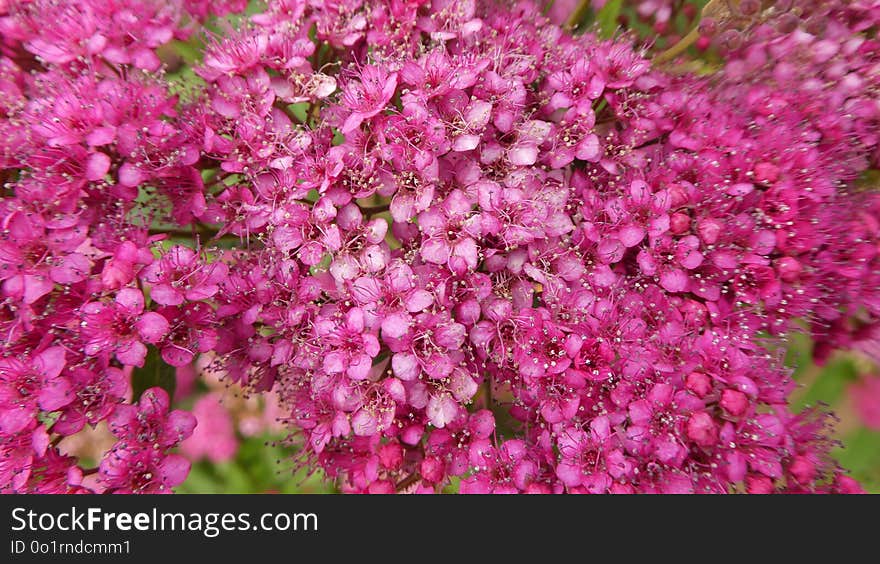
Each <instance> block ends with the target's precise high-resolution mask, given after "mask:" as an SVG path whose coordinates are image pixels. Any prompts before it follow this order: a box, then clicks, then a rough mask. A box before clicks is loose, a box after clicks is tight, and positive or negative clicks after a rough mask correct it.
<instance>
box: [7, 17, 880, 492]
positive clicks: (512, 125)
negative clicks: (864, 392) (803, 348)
mask: <svg viewBox="0 0 880 564" xmlns="http://www.w3.org/2000/svg"><path fill="white" fill-rule="evenodd" d="M20 4H21V5H19V3H17V2H12V3H11V5H10V6H11V7H10V8H8V9H7V10H8V12H9V13H8V15H6V16H5V17H3V19H2V20H0V29H9V30H11V31H10V32H9V34H8V37H9V39H7V40H5V41H6V43H5V44H4V45H3V48H4V51H3V52H4V53H5V54H4V55H3V56H2V58H0V99H2V100H3V102H4V103H3V104H2V105H0V108H3V109H2V110H0V112H2V113H0V174H2V175H3V178H4V182H6V184H5V188H4V190H5V192H4V199H3V203H2V207H0V224H2V226H3V231H2V240H0V281H2V291H0V297H2V299H3V302H2V306H3V307H2V309H0V329H2V331H3V332H4V335H6V338H5V340H4V342H3V349H2V353H0V354H2V360H0V385H2V386H3V387H2V388H0V389H2V390H3V391H2V393H0V449H2V451H3V454H2V455H0V456H2V458H0V461H2V462H0V478H2V479H0V484H2V487H3V488H4V489H5V490H11V491H74V490H76V491H78V490H81V489H85V490H89V491H120V492H141V491H168V490H169V488H171V487H173V486H174V485H177V484H179V483H180V482H181V481H182V480H183V479H184V477H185V474H186V471H187V468H188V466H187V463H186V462H185V461H184V459H182V458H181V457H179V456H178V455H176V454H174V453H172V452H170V450H171V449H172V448H173V447H175V446H176V445H178V444H179V443H180V442H181V441H182V440H183V439H185V438H186V437H188V436H190V435H191V434H192V433H193V428H194V424H195V419H194V418H193V417H192V416H191V415H189V414H186V413H184V412H181V411H170V412H169V410H170V402H169V398H168V396H167V394H166V393H165V392H163V391H162V390H161V389H159V388H152V389H149V390H147V391H146V392H143V393H141V394H140V396H139V397H137V398H133V397H131V396H132V394H131V390H130V389H129V388H130V387H131V386H130V380H131V378H132V375H133V374H137V373H139V372H140V371H142V370H143V369H144V368H142V367H144V366H146V365H148V359H153V358H155V359H157V360H156V362H159V360H158V359H161V362H162V363H165V364H167V365H170V366H173V367H178V368H180V369H182V370H187V369H189V367H190V366H191V365H192V364H193V363H196V362H199V360H200V359H205V358H209V359H210V362H211V365H212V366H211V370H212V371H214V372H222V373H224V374H225V376H224V377H225V378H226V379H227V380H228V381H230V382H234V383H237V384H239V385H241V386H242V387H244V388H245V389H246V390H248V391H249V392H250V393H252V394H263V393H266V394H270V393H271V394H273V395H274V394H277V396H278V397H279V398H280V399H281V402H282V405H283V417H282V418H283V420H284V421H285V423H286V425H287V426H288V428H289V430H290V439H289V440H290V441H291V442H292V443H293V444H295V445H296V447H297V448H298V449H299V453H300V458H299V462H300V463H301V464H308V465H311V466H314V467H318V468H321V469H322V470H323V471H324V473H325V474H326V475H327V476H328V477H329V478H330V479H333V480H335V481H336V482H337V483H338V485H339V487H340V488H341V489H342V490H343V491H350V492H379V493H387V492H395V491H407V492H432V491H441V490H442V489H443V488H444V487H445V486H447V485H448V484H450V483H452V482H453V481H454V482H458V483H459V484H460V490H461V491H462V492H465V493H488V492H493V493H505V492H534V493H562V492H570V493H605V492H612V493H630V492H666V493H684V492H711V493H722V492H732V491H747V492H752V493H769V492H775V491H779V492H851V491H859V486H858V484H857V483H855V482H854V481H853V480H852V479H850V478H849V477H847V476H846V475H845V473H844V472H843V471H842V470H841V469H840V468H839V467H838V466H837V465H836V464H835V463H834V462H833V460H832V459H831V458H830V456H829V451H830V449H831V447H832V446H833V444H832V442H831V440H830V439H829V438H828V436H829V434H828V429H827V427H828V417H827V416H826V415H825V414H824V413H822V412H819V411H812V410H808V411H806V412H804V413H800V414H797V413H793V412H792V411H791V410H790V409H789V407H788V405H787V400H788V396H789V394H790V393H791V391H792V389H793V388H794V384H793V382H792V380H791V379H790V377H789V374H788V372H787V371H786V369H785V368H784V367H783V365H782V362H781V358H780V353H779V352H778V351H780V350H781V349H780V348H779V347H778V345H779V344H780V343H784V338H785V336H786V335H787V333H788V332H791V331H795V330H799V328H800V323H801V322H804V321H805V322H807V323H808V324H809V331H810V332H811V334H812V335H814V336H816V337H817V339H818V340H819V341H820V342H821V346H817V351H816V354H817V357H818V358H819V359H820V360H821V359H824V358H825V357H826V356H827V354H828V353H829V352H830V351H831V350H833V349H834V348H849V347H856V346H862V347H864V346H865V345H864V344H863V343H864V342H865V341H866V339H865V338H864V335H867V334H873V333H871V331H874V329H875V328H876V327H878V323H880V195H878V193H877V192H873V191H865V190H860V189H859V183H860V182H861V179H862V178H863V173H864V172H865V171H866V170H868V169H870V168H872V167H877V166H878V164H880V144H878V140H880V92H878V89H877V84H878V82H880V76H878V75H880V47H878V46H880V43H878V40H877V39H876V37H875V35H876V28H877V26H878V24H880V11H878V10H877V7H876V5H874V4H873V3H872V2H870V1H868V0H865V1H859V2H827V3H822V4H821V6H819V7H817V8H816V10H818V11H817V12H816V13H817V14H820V15H821V16H822V17H823V18H824V19H823V21H826V22H827V25H823V26H820V27H813V26H806V27H804V26H801V27H798V26H795V28H793V29H788V28H786V27H785V26H780V25H775V24H773V21H771V20H773V18H777V17H779V16H778V15H776V13H775V12H773V11H772V10H771V11H770V12H768V13H767V14H766V18H764V16H763V15H762V16H761V17H762V18H764V19H761V20H760V21H759V22H758V23H756V24H755V25H754V26H753V28H750V30H751V31H750V32H749V33H750V35H749V39H748V41H745V42H743V45H742V46H737V45H732V44H730V45H727V49H726V51H725V65H724V66H723V68H722V69H720V70H718V71H717V72H714V73H711V74H709V75H705V74H701V75H695V74H687V73H685V74H682V73H681V72H666V71H663V70H658V69H657V68H654V67H652V64H651V61H649V60H648V59H647V58H646V55H645V52H643V51H641V50H639V49H637V48H635V47H634V46H633V45H632V44H631V43H630V42H628V41H626V40H623V39H618V40H600V39H599V38H598V37H596V36H595V35H593V34H592V33H585V34H581V35H571V34H570V33H568V32H566V31H564V30H563V29H562V28H561V27H559V26H557V25H554V24H552V23H551V22H550V20H548V19H545V18H544V17H543V16H542V15H541V12H540V8H541V6H537V5H533V4H531V3H528V2H518V3H515V4H512V5H504V6H502V5H500V4H499V3H495V2H490V1H488V0H487V1H465V2H461V1H451V0H393V1H390V2H373V1H369V0H343V1H339V2H332V3H324V2H307V1H304V0H283V1H278V2H271V3H269V6H268V7H267V9H266V10H265V11H264V12H261V13H257V14H254V15H251V16H249V17H247V18H244V19H243V20H242V24H241V25H240V26H239V27H238V29H236V30H235V31H231V32H230V33H228V34H226V35H224V36H222V37H214V36H211V37H209V38H207V40H206V46H205V49H204V53H203V57H202V59H201V62H200V63H199V64H198V66H197V67H196V68H195V73H196V74H197V76H198V79H197V80H198V91H197V94H196V95H195V96H194V97H192V99H190V100H188V101H186V102H181V101H179V100H177V99H176V98H175V97H173V96H171V95H170V93H169V90H170V89H169V87H168V85H167V84H165V81H164V80H163V79H162V77H161V73H160V74H158V75H157V74H155V73H153V72H152V71H156V70H157V69H159V67H160V66H161V58H160V56H159V55H161V52H158V54H157V49H158V48H159V47H160V46H161V45H163V44H165V43H167V42H169V41H171V40H172V39H173V38H178V39H180V38H186V37H187V36H188V34H189V33H191V31H192V26H194V25H195V22H197V21H199V20H200V19H204V18H207V17H209V16H210V14H212V13H213V14H215V15H216V14H221V15H222V14H224V13H226V12H230V11H241V10H242V9H243V8H244V6H242V5H240V3H238V2H220V3H211V2H199V3H182V2H181V3H178V2H174V1H165V2H158V1H145V0H129V1H126V2H123V1H121V0H120V1H118V2H116V3H115V4H120V5H121V4H124V5H125V6H126V10H121V11H117V12H114V13H117V14H118V13H125V14H130V19H131V21H132V22H136V23H132V24H131V25H134V26H135V27H136V28H137V29H138V30H140V31H142V32H143V33H140V34H137V33H136V34H133V35H131V36H126V37H124V38H123V37H122V36H121V35H118V34H114V33H113V32H114V31H116V30H118V29H121V26H119V25H118V24H117V23H114V22H115V20H108V19H107V17H106V16H104V15H102V14H105V13H106V10H108V9H109V8H106V6H105V5H104V4H102V5H101V8H100V9H98V7H96V6H94V7H93V6H91V3H89V2H87V3H85V4H81V5H80V6H81V7H79V8H70V7H68V4H67V3H63V2H52V1H49V0H46V1H37V2H27V3H24V2H22V3H20ZM645 4H646V5H647V4H649V2H645ZM655 4H656V2H655ZM746 4H747V3H746V2H745V0H744V1H743V2H741V3H740V8H741V9H742V8H743V6H744V5H746ZM184 5H185V6H186V10H189V11H190V14H189V15H186V14H185V13H184V12H185V10H184V8H183V7H184ZM652 5H653V4H652ZM746 7H747V6H746ZM116 8H119V6H116ZM797 9H798V12H797V13H798V14H800V15H799V16H798V17H801V16H803V17H805V18H809V17H810V16H809V15H808V14H807V13H806V12H807V10H808V8H807V7H802V6H800V4H799V5H798V8H797ZM762 14H763V12H762ZM126 17H129V16H126ZM40 18H42V19H40ZM65 18H66V19H65ZM80 20H81V21H82V22H83V23H80V24H79V25H78V27H77V29H76V35H73V34H70V33H68V32H67V31H63V32H62V31H59V29H62V27H63V26H64V25H66V24H65V23H64V22H67V21H80ZM40 21H46V22H50V23H47V24H45V25H44V24H34V23H33V22H40ZM768 22H769V23H768ZM59 26H60V27H59ZM65 29H66V28H65ZM62 36H63V39H61V38H60V37H62ZM867 340H868V341H871V339H867ZM151 355H152V356H151ZM195 412H196V415H198V416H201V417H202V418H204V419H205V420H206V421H208V420H210V421H212V423H211V425H210V427H205V428H203V429H202V430H201V431H196V435H195V436H194V439H193V441H195V440H196V439H197V437H199V436H202V437H205V438H204V439H203V440H208V441H216V445H214V446H216V448H212V449H205V448H199V446H198V445H197V444H196V443H193V442H190V443H188V444H185V446H184V448H185V449H186V450H187V451H188V452H189V453H190V454H191V456H194V457H198V456H202V455H205V456H209V457H212V458H215V459H223V458H224V457H227V456H229V455H230V454H229V453H230V452H232V451H234V448H235V444H234V441H235V439H234V436H233V434H232V431H231V425H232V424H231V422H230V421H229V419H228V415H226V414H225V413H224V412H223V411H222V407H221V406H220V405H219V403H218V401H217V398H216V396H206V397H205V399H204V400H203V401H199V402H198V403H197V404H196V407H195ZM102 421H106V422H107V424H108V425H109V427H110V430H111V432H112V433H113V434H114V435H115V436H116V437H117V439H118V442H117V443H116V444H115V445H114V446H113V447H112V448H111V449H110V450H109V451H108V452H107V453H106V454H105V455H104V457H103V459H102V461H101V463H100V466H99V467H98V468H97V469H92V470H83V469H82V468H80V467H79V466H78V463H77V461H76V460H75V459H73V458H71V457H69V456H66V455H65V454H64V452H63V451H62V450H60V449H59V447H58V441H59V440H60V439H61V438H63V437H65V436H68V435H71V434H74V433H76V432H78V431H79V430H81V429H82V428H83V426H84V425H86V424H89V425H97V424H99V423H100V422H102Z"/></svg>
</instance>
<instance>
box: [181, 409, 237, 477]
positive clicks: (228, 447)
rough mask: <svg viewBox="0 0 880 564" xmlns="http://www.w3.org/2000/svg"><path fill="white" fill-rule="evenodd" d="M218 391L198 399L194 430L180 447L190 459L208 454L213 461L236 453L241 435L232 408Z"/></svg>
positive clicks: (205, 456) (206, 456)
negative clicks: (223, 400)
mask: <svg viewBox="0 0 880 564" xmlns="http://www.w3.org/2000/svg"><path fill="white" fill-rule="evenodd" d="M221 400H222V398H221V396H220V395H219V394H217V393H212V394H207V395H204V396H202V397H200V398H199V399H198V400H196V403H195V405H194V406H193V416H195V418H196V420H198V422H199V424H198V426H196V428H195V430H194V431H193V434H192V435H191V436H190V437H189V438H188V439H186V440H185V441H183V442H182V443H181V445H180V450H181V452H183V454H184V455H186V457H187V458H189V459H190V460H198V459H201V458H207V459H208V460H210V461H211V462H214V463H218V462H225V461H227V460H231V459H232V458H234V457H235V453H236V452H237V451H238V439H237V437H236V436H235V428H234V427H233V424H232V417H231V416H230V414H229V411H227V409H226V408H225V407H224V406H223V403H222V401H221Z"/></svg>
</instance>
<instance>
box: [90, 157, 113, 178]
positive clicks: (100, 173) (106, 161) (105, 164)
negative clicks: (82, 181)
mask: <svg viewBox="0 0 880 564" xmlns="http://www.w3.org/2000/svg"><path fill="white" fill-rule="evenodd" d="M109 171H110V157H108V156H107V155H106V154H104V153H92V154H91V155H89V158H88V160H87V161H86V168H85V173H86V179H88V180H91V181H92V182H94V181H96V180H101V179H102V178H104V176H106V175H107V172H109Z"/></svg>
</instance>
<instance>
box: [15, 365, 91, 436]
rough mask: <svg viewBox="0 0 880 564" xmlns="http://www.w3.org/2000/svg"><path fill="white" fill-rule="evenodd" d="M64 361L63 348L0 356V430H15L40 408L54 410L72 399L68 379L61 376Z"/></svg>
mask: <svg viewBox="0 0 880 564" xmlns="http://www.w3.org/2000/svg"><path fill="white" fill-rule="evenodd" d="M65 364H66V360H65V353H64V349H63V348H62V347H49V348H47V349H45V350H43V351H42V352H39V353H37V354H34V355H32V356H30V357H29V358H16V357H7V358H2V359H0V432H2V433H3V434H4V435H12V434H15V433H18V432H19V431H21V430H22V429H24V428H25V427H27V426H28V425H29V424H30V423H31V422H32V421H33V420H34V418H36V416H37V414H38V413H39V412H40V411H47V412H49V411H57V410H59V409H60V408H62V407H64V406H65V405H67V404H68V403H70V402H71V401H73V398H74V394H73V390H72V387H71V385H70V382H69V381H68V380H67V378H66V377H65V376H62V375H61V371H62V370H64V366H65Z"/></svg>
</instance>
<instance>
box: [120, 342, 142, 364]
mask: <svg viewBox="0 0 880 564" xmlns="http://www.w3.org/2000/svg"><path fill="white" fill-rule="evenodd" d="M116 358H117V359H118V360H119V362H121V363H122V364H125V365H128V366H143V365H144V360H146V358H147V347H146V346H145V345H144V344H143V343H142V342H140V341H135V340H131V341H129V342H128V343H125V344H124V345H122V346H120V347H119V348H117V349H116Z"/></svg>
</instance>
